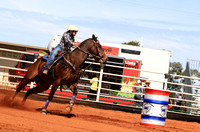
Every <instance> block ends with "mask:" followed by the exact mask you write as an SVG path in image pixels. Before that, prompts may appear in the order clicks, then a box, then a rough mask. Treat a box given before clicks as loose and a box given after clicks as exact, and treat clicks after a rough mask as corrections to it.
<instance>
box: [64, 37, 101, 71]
mask: <svg viewBox="0 0 200 132" xmlns="http://www.w3.org/2000/svg"><path fill="white" fill-rule="evenodd" d="M93 41H94V40H93ZM94 43H95V41H94ZM96 48H97V51H98V54H99V56H101V54H100V52H99V49H98V47H97V46H96ZM77 49H79V50H80V51H81V52H83V53H85V54H87V55H88V56H89V55H91V56H92V57H93V58H98V59H100V60H102V57H99V56H96V55H94V54H90V53H88V52H86V51H84V50H82V49H81V48H80V47H79V46H78V47H77ZM65 54H66V53H64V54H62V57H63V59H64V60H65V62H66V63H68V64H69V65H70V66H71V67H72V69H73V70H74V71H76V68H75V67H74V66H73V64H72V63H71V62H70V61H68V60H67V59H66V58H65V56H64V55H65ZM94 62H95V60H94V61H93V62H92V63H90V64H89V65H88V66H87V67H86V68H85V69H84V71H83V72H82V74H83V73H85V70H86V69H88V68H89V67H90V66H91V65H92V64H93V63H94Z"/></svg>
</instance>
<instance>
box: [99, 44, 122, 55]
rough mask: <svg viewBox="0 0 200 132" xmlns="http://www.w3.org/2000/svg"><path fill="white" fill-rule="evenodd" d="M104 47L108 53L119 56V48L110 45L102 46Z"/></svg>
mask: <svg viewBox="0 0 200 132" xmlns="http://www.w3.org/2000/svg"><path fill="white" fill-rule="evenodd" d="M102 47H103V50H104V52H105V53H106V55H114V56H118V54H119V48H116V47H109V46H102Z"/></svg>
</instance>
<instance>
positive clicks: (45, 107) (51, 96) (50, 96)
mask: <svg viewBox="0 0 200 132" xmlns="http://www.w3.org/2000/svg"><path fill="white" fill-rule="evenodd" d="M57 88H58V85H53V86H52V88H51V91H50V93H49V97H48V99H47V101H46V103H45V104H44V105H43V107H42V114H45V115H46V114H47V107H48V105H49V103H50V101H51V100H52V99H53V96H54V94H55V92H56V90H57Z"/></svg>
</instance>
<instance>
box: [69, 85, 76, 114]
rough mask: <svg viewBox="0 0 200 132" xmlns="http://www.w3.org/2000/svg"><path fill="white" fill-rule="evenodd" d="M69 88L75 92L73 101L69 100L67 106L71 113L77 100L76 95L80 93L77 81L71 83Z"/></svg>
mask: <svg viewBox="0 0 200 132" xmlns="http://www.w3.org/2000/svg"><path fill="white" fill-rule="evenodd" d="M69 88H70V90H71V91H72V92H73V96H72V99H71V101H70V102H69V106H67V107H66V110H67V112H68V113H70V112H71V111H72V108H73V105H74V103H75V101H76V96H77V94H78V91H77V83H75V84H73V85H71V86H70V87H69Z"/></svg>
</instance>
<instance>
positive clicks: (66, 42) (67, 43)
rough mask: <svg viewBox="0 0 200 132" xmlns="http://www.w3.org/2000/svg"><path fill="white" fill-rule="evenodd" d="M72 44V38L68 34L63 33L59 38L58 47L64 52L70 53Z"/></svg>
mask: <svg viewBox="0 0 200 132" xmlns="http://www.w3.org/2000/svg"><path fill="white" fill-rule="evenodd" d="M73 42H74V36H73V35H72V34H71V33H70V32H65V33H64V34H63V36H62V38H61V41H60V44H59V46H61V47H62V48H63V49H65V50H66V51H71V47H73V45H72V43H73Z"/></svg>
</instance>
